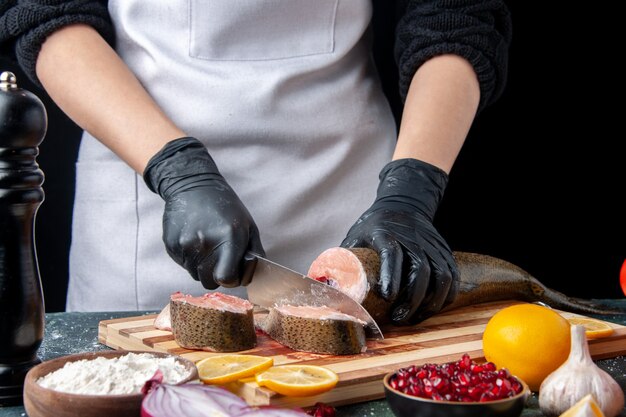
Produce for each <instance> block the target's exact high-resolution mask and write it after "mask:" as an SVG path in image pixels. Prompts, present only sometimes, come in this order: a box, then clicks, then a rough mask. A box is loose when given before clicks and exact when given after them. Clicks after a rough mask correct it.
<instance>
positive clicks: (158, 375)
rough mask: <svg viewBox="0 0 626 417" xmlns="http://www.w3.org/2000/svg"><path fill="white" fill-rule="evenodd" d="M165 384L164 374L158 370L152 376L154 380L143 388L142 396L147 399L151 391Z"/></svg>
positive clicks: (151, 379)
mask: <svg viewBox="0 0 626 417" xmlns="http://www.w3.org/2000/svg"><path fill="white" fill-rule="evenodd" d="M162 383H163V372H161V370H160V369H157V370H156V371H155V372H154V375H152V378H150V379H149V380H147V381H146V383H145V384H143V387H141V394H142V395H143V396H144V397H145V396H146V395H148V393H149V392H150V391H152V390H153V389H154V388H155V387H157V386H159V385H161V384H162Z"/></svg>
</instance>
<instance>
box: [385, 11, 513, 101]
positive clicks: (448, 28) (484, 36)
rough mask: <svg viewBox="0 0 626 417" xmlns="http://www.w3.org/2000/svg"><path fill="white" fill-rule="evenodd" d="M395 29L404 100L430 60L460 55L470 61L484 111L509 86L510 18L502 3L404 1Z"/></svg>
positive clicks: (396, 50)
mask: <svg viewBox="0 0 626 417" xmlns="http://www.w3.org/2000/svg"><path fill="white" fill-rule="evenodd" d="M401 3H402V4H401V6H400V9H399V11H400V15H399V20H398V24H397V26H396V43H395V51H394V52H395V58H396V61H397V64H398V69H399V73H400V95H401V97H402V99H403V100H404V99H406V94H407V92H408V89H409V85H410V84H411V80H412V79H413V75H414V74H415V72H416V71H417V69H418V68H419V67H420V66H421V65H422V64H423V63H424V62H426V61H427V60H428V59H430V58H432V57H434V56H437V55H443V54H456V55H460V56H462V57H463V58H465V59H467V60H468V61H469V62H470V63H471V64H472V66H473V67H474V71H476V75H477V76H478V81H479V83H480V104H479V110H481V109H482V108H484V107H485V106H486V105H488V104H490V103H492V102H493V101H495V100H496V99H497V98H498V97H499V96H500V94H501V93H502V90H503V89H504V86H505V84H506V74H507V63H508V49H509V44H510V42H511V18H510V13H509V10H508V9H507V7H506V5H505V4H504V2H503V1H502V0H404V1H403V2H401Z"/></svg>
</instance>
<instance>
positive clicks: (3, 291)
mask: <svg viewBox="0 0 626 417" xmlns="http://www.w3.org/2000/svg"><path fill="white" fill-rule="evenodd" d="M47 126H48V118H47V114H46V109H45V108H44V105H43V103H42V102H41V100H39V98H37V96H35V95H34V94H32V93H31V92H29V91H26V90H23V89H21V88H18V87H17V84H16V78H15V75H13V74H12V73H10V72H3V73H2V74H1V75H0V405H15V404H20V403H21V402H22V391H23V387H24V377H25V376H26V373H27V372H28V370H29V369H30V368H32V367H33V366H34V365H36V364H37V363H39V362H40V360H39V359H38V358H37V349H39V346H40V345H41V341H42V339H43V332H44V301H43V293H42V290H41V280H40V277H39V267H38V265H37V254H36V251H35V242H34V236H33V232H34V227H33V225H34V222H35V215H36V213H37V209H38V208H39V206H40V205H41V203H42V202H43V200H44V192H43V189H42V188H41V185H42V184H43V180H44V175H43V172H42V171H41V170H40V169H39V165H37V162H36V160H35V158H36V157H37V155H38V154H39V148H38V146H39V144H40V143H41V141H42V140H43V138H44V136H45V134H46V129H47Z"/></svg>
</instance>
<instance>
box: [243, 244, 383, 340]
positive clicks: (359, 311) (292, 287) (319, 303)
mask: <svg viewBox="0 0 626 417" xmlns="http://www.w3.org/2000/svg"><path fill="white" fill-rule="evenodd" d="M254 256H255V257H256V259H257V263H256V268H255V270H254V275H253V276H252V280H251V281H250V283H249V284H248V285H247V286H246V288H247V290H248V300H250V302H251V303H252V304H256V305H260V306H262V307H265V308H271V307H274V306H277V305H284V304H290V305H293V306H315V307H323V306H326V307H330V308H333V309H335V310H338V311H340V312H342V313H344V314H348V315H350V316H352V317H356V318H357V319H359V320H362V321H364V322H365V323H367V328H366V329H367V333H368V334H367V335H368V337H371V338H373V339H384V337H383V333H382V332H381V331H380V327H378V324H376V322H375V321H374V319H373V318H372V316H371V315H370V314H369V313H368V312H367V310H366V309H365V308H363V306H362V305H361V304H359V303H358V302H356V301H355V300H354V299H352V298H350V297H349V296H348V295H346V294H345V293H343V292H341V291H339V290H337V289H336V288H333V287H331V286H330V285H326V284H324V283H321V282H319V281H316V280H314V279H312V278H309V277H307V276H306V275H303V274H300V273H298V272H296V271H293V270H291V269H289V268H287V267H285V266H282V265H279V264H277V263H276V262H272V261H270V260H269V259H265V258H263V257H261V256H259V255H256V254H254Z"/></svg>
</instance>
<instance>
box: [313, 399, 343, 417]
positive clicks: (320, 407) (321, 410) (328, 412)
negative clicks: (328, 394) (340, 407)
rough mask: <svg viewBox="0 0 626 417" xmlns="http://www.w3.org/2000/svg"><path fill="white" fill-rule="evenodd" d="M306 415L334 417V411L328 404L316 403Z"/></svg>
mask: <svg viewBox="0 0 626 417" xmlns="http://www.w3.org/2000/svg"><path fill="white" fill-rule="evenodd" d="M307 414H309V415H311V416H313V417H335V414H336V410H335V408H334V407H332V406H330V405H328V404H324V403H321V402H318V403H315V408H313V409H312V410H309V411H307Z"/></svg>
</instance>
